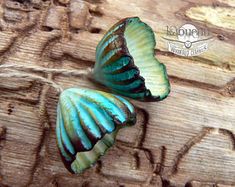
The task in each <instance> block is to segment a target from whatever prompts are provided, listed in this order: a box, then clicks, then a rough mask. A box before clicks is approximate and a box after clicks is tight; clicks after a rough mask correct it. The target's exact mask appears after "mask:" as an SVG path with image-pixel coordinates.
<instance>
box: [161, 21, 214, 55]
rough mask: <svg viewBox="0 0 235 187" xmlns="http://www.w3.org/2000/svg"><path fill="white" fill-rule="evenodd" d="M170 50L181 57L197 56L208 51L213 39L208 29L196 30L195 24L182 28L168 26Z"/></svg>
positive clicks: (167, 39) (166, 38)
mask: <svg viewBox="0 0 235 187" xmlns="http://www.w3.org/2000/svg"><path fill="white" fill-rule="evenodd" d="M166 35H167V37H163V39H165V40H166V41H167V44H168V50H169V51H170V52H172V53H174V54H176V55H180V56H197V55H200V54H202V53H204V52H205V51H207V50H208V42H209V40H211V39H212V38H213V37H211V36H210V34H209V32H208V30H207V29H203V28H200V29H198V28H196V27H195V26H194V25H193V24H189V23H187V24H184V25H182V26H181V27H180V28H177V27H176V26H170V27H169V26H167V30H166Z"/></svg>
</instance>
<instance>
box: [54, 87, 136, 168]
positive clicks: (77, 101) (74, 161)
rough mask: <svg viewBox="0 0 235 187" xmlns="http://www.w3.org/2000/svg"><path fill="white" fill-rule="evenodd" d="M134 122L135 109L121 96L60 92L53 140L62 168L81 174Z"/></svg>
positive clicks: (72, 89) (69, 91)
mask: <svg viewBox="0 0 235 187" xmlns="http://www.w3.org/2000/svg"><path fill="white" fill-rule="evenodd" d="M135 122H136V113H135V108H134V107H133V105H132V104H131V103H130V102H129V101H127V100H126V99H124V98H122V97H120V96H117V95H114V94H109V93H106V92H102V91H96V90H91V89H83V88H70V89H67V90H65V91H63V92H62V93H61V95H60V98H59V103H58V107H57V124H56V137H57V145H58V148H59V151H60V155H61V158H62V160H63V162H64V165H65V166H66V168H67V169H68V170H69V171H70V172H71V173H81V172H83V171H84V170H85V169H87V168H89V167H91V166H92V165H93V164H94V163H95V162H96V161H97V160H98V159H99V157H100V156H102V155H104V154H105V152H106V151H107V150H108V149H109V148H110V147H111V146H112V145H113V144H114V141H115V137H116V134H117V132H118V130H119V129H121V128H123V127H126V126H130V125H134V124H135Z"/></svg>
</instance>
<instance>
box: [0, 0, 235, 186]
mask: <svg viewBox="0 0 235 187" xmlns="http://www.w3.org/2000/svg"><path fill="white" fill-rule="evenodd" d="M0 2H1V3H0V55H1V56H0V61H1V62H0V63H1V64H12V63H15V64H23V65H26V66H27V65H34V66H38V67H49V68H52V67H53V68H66V69H73V70H76V69H83V68H86V67H90V66H93V64H94V61H95V47H96V45H97V43H98V42H99V40H100V39H101V37H102V36H103V33H104V32H105V31H106V30H107V29H108V28H109V27H110V26H112V25H113V24H114V23H116V22H117V21H118V20H119V19H121V18H124V17H128V16H139V17H140V18H141V19H142V20H143V21H145V22H146V23H148V24H149V25H150V26H151V27H152V28H153V29H154V31H155V33H156V39H157V46H156V56H157V57H158V59H159V60H160V61H161V62H164V63H165V64H166V66H167V70H168V73H169V76H170V82H171V85H172V91H171V94H170V96H169V97H168V98H167V99H166V100H164V101H163V102H158V103H141V102H137V101H133V103H134V105H135V106H136V107H138V124H137V125H136V126H135V127H131V128H128V129H124V130H122V131H121V132H120V133H119V135H118V138H117V139H118V141H117V143H116V145H115V146H114V147H113V148H112V149H111V150H110V151H109V152H108V153H107V155H106V156H105V157H103V158H102V159H101V160H100V161H99V162H98V164H97V165H96V166H95V167H94V168H92V169H89V170H88V171H86V172H85V173H84V174H82V175H77V176H76V175H71V174H69V173H68V172H67V170H66V169H65V168H64V166H63V164H62V162H61V160H60V157H59V154H58V150H57V147H56V141H55V119H56V113H55V109H56V103H57V99H58V96H57V93H56V92H55V91H54V89H53V88H50V87H48V86H46V85H43V84H41V83H38V82H34V81H31V80H27V79H1V80H0V136H1V142H0V144H1V149H0V176H1V177H0V186H10V187H11V186H16V187H18V186H51V187H52V186H63V187H64V186H66V187H67V186H95V187H97V186H99V187H105V186H107V187H109V186H113V187H114V186H115V187H116V186H126V187H137V186H188V187H189V186H193V187H196V186H218V187H227V186H235V99H234V95H235V79H234V78H235V1H234V0H217V1H212V0H199V1H198V0H197V1H196V0H184V1H183V0H182V1H180V0H174V1H157V0H141V1H136V0H125V1H119V0H94V1H92V0H87V1H86V2H83V1H82V0H58V1H57V0H54V1H53V0H52V1H47V0H25V1H24V0H18V1H8V0H0ZM187 22H189V23H193V24H194V25H195V26H198V27H203V28H207V29H208V30H209V31H210V32H211V33H212V35H213V36H214V38H213V41H212V42H210V44H209V50H208V51H207V52H205V53H204V54H202V55H200V56H197V57H179V56H176V55H173V54H172V53H170V52H168V51H167V46H166V41H165V40H163V39H162V38H161V36H163V35H164V34H165V31H166V26H167V25H176V26H180V25H183V24H184V23H187ZM4 72H5V73H6V70H1V73H4ZM38 75H40V76H43V77H46V78H48V79H50V80H53V81H55V82H56V83H58V84H59V85H61V86H62V87H63V88H68V87H75V86H83V87H89V88H96V89H100V90H105V88H103V87H100V86H98V85H94V84H92V83H91V82H89V81H88V80H85V79H82V78H81V77H66V76H61V75H54V74H38Z"/></svg>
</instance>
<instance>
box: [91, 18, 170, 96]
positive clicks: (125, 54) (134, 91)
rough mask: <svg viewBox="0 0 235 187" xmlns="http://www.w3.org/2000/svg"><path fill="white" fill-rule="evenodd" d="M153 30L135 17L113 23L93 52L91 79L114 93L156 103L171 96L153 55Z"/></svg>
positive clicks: (164, 72)
mask: <svg viewBox="0 0 235 187" xmlns="http://www.w3.org/2000/svg"><path fill="white" fill-rule="evenodd" d="M155 45H156V41H155V37H154V33H153V31H152V29H151V28H150V27H149V26H148V25H147V24H146V23H143V22H142V21H140V19H139V18H138V17H133V18H125V19H123V20H121V21H119V22H118V23H116V24H115V25H114V26H113V27H112V28H111V29H110V30H109V31H108V32H107V33H106V34H105V35H104V37H103V39H102V40H101V41H100V43H99V44H98V46H97V48H96V64H95V67H94V71H93V76H94V79H95V80H96V81H97V82H99V83H101V84H104V85H106V86H107V87H109V88H111V89H112V90H113V91H115V92H116V93H119V94H122V95H124V96H127V97H131V98H134V99H139V100H142V101H159V100H162V99H164V98H166V97H167V96H168V94H169V92H170V84H169V80H168V77H167V73H166V68H165V66H164V64H162V63H160V62H159V61H158V60H157V59H156V58H155V55H154V47H155Z"/></svg>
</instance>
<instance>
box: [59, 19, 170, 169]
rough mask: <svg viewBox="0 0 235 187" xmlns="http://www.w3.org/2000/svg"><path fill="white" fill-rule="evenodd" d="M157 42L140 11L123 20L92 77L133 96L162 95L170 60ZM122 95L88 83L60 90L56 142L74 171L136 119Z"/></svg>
mask: <svg viewBox="0 0 235 187" xmlns="http://www.w3.org/2000/svg"><path fill="white" fill-rule="evenodd" d="M155 45H156V41H155V37H154V33H153V31H152V29H151V28H150V27H149V26H148V25H147V24H146V23H144V22H142V21H141V20H140V19H139V18H138V17H132V18H125V19H123V20H121V21H119V22H118V23H116V24H115V25H114V26H113V27H111V29H110V30H109V31H108V32H107V33H106V34H105V35H104V37H103V38H102V40H101V41H100V42H99V44H98V46H97V48H96V63H95V67H94V69H93V72H92V77H93V79H94V80H95V81H96V82H99V83H101V84H103V85H105V86H106V87H108V88H109V89H111V90H112V92H114V93H117V94H119V95H122V96H126V97H128V98H132V99H137V100H140V101H160V100H163V99H164V98H166V97H167V96H168V94H169V92H170V84H169V80H168V77H167V73H166V68H165V66H164V65H163V64H162V63H160V62H159V61H158V60H157V59H156V58H155V55H154V47H155ZM119 95H115V94H110V93H106V92H102V91H97V90H91V89H83V88H70V89H67V90H65V91H63V92H62V93H61V95H60V98H59V103H58V108H57V125H56V135H57V144H58V147H59V151H60V154H61V158H62V160H63V162H64V164H65V166H66V168H67V169H68V170H69V171H70V172H71V173H81V172H83V171H84V170H85V169H87V168H89V167H91V166H92V165H93V164H94V163H95V162H96V161H97V160H98V159H99V157H100V156H102V155H104V154H105V152H106V151H107V150H108V149H109V148H110V147H111V146H112V145H113V144H114V141H115V136H116V134H117V132H118V130H119V129H120V128H123V127H126V126H131V125H134V124H135V122H136V112H135V108H134V106H133V105H132V104H131V103H130V102H129V101H128V100H127V99H125V98H123V97H121V96H119Z"/></svg>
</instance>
